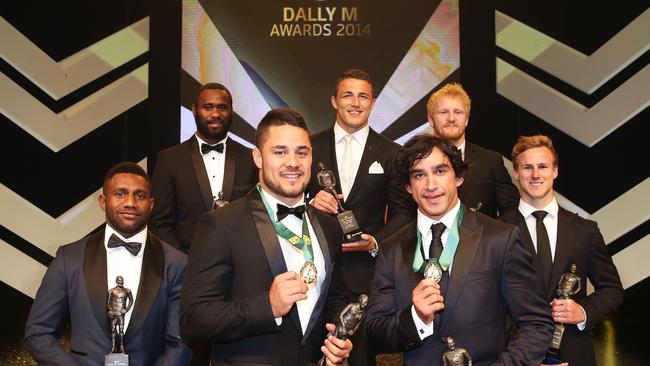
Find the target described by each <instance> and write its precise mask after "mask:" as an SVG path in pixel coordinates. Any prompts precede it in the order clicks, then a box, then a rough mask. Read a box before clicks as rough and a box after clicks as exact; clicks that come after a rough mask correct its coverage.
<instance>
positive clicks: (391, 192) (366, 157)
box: [309, 69, 415, 366]
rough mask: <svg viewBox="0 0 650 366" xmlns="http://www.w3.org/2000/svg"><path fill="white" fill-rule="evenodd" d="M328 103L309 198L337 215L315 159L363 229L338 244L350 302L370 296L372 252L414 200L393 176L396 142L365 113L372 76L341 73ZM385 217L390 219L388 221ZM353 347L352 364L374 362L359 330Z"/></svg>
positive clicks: (405, 217) (407, 215)
mask: <svg viewBox="0 0 650 366" xmlns="http://www.w3.org/2000/svg"><path fill="white" fill-rule="evenodd" d="M331 102H332V106H333V107H334V109H335V110H336V122H335V123H334V126H333V127H331V128H328V129H326V130H324V131H322V132H320V133H317V134H315V135H313V136H312V137H311V141H312V144H313V147H314V164H313V165H312V177H314V179H312V180H311V182H310V184H309V196H310V197H311V198H313V201H312V204H313V206H314V207H316V208H318V209H321V210H323V211H326V212H329V213H331V214H336V213H337V202H336V199H335V198H334V196H332V195H331V194H330V193H328V192H326V191H324V190H322V189H321V187H319V185H318V182H317V180H316V179H315V177H316V174H317V173H318V163H323V164H324V165H325V167H326V169H329V170H331V171H332V172H333V173H334V175H335V177H336V191H337V192H339V198H340V199H341V200H342V201H343V207H344V208H345V209H347V210H350V211H352V212H353V213H354V216H355V217H356V219H357V222H358V224H359V227H360V228H361V230H363V231H364V234H362V235H361V240H359V241H356V242H353V243H345V244H343V245H342V248H343V252H344V253H343V257H342V261H341V270H342V273H343V276H342V280H343V281H345V287H346V288H348V289H350V293H348V294H346V295H343V296H344V299H345V302H353V301H356V300H357V299H358V298H359V295H360V294H368V293H369V291H370V280H371V279H372V273H373V270H374V267H375V256H376V255H377V251H378V248H379V246H380V245H381V242H382V241H383V240H384V239H385V238H387V237H388V236H389V235H390V234H392V233H393V232H395V231H397V230H398V229H399V228H401V227H402V226H404V225H405V224H406V223H408V222H409V221H410V220H411V219H412V218H413V217H414V216H415V204H414V203H413V201H412V200H411V199H410V197H409V195H408V193H407V192H406V191H405V190H404V188H403V187H402V186H400V185H399V184H398V183H397V182H396V180H395V179H392V176H393V158H394V157H395V154H396V153H397V150H398V148H399V145H398V144H396V143H394V142H393V141H391V140H389V139H387V138H385V137H384V136H382V135H380V134H378V133H377V132H375V131H373V130H372V129H371V128H370V126H369V125H368V117H369V116H370V111H371V110H372V107H373V105H374V103H375V95H374V90H373V86H372V80H371V79H370V76H369V75H368V74H367V73H366V72H364V71H363V70H359V69H351V70H347V71H345V72H344V73H343V74H341V76H339V78H338V80H337V83H336V88H335V90H334V95H333V96H332V98H331ZM386 218H388V220H387V221H386ZM352 340H353V342H354V345H355V349H354V351H353V352H352V355H351V356H350V363H351V364H352V365H355V366H356V365H359V366H362V365H374V364H375V353H374V352H373V351H372V350H371V348H370V347H369V346H370V345H368V344H367V343H366V342H365V340H364V338H363V336H362V335H361V332H359V333H358V334H357V335H355V336H354V337H353V338H352Z"/></svg>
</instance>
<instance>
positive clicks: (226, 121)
mask: <svg viewBox="0 0 650 366" xmlns="http://www.w3.org/2000/svg"><path fill="white" fill-rule="evenodd" d="M192 113H193V114H194V120H195V121H196V134H195V135H194V136H192V137H190V138H189V139H188V140H187V141H185V142H183V143H182V144H179V145H176V146H173V147H170V148H168V149H166V150H163V151H161V152H160V153H159V154H158V159H157V161H156V167H155V169H154V171H153V176H152V188H153V196H154V198H155V199H156V206H155V207H154V210H153V213H152V214H151V224H150V226H151V230H152V231H153V232H154V233H155V234H156V235H158V236H159V237H160V238H162V239H163V240H164V241H166V242H168V243H169V244H171V245H173V246H175V247H177V248H179V249H180V250H182V251H183V252H185V253H189V251H190V245H191V244H192V239H193V237H194V232H195V226H196V224H197V223H198V222H199V218H200V217H201V215H202V214H203V213H204V212H207V211H210V210H211V209H212V205H213V202H214V201H215V200H216V199H217V198H218V197H219V192H223V199H225V200H227V201H233V200H235V199H237V198H240V197H243V196H244V195H245V194H246V193H247V192H248V191H249V190H250V189H251V188H252V187H253V185H254V184H255V183H256V182H257V169H256V168H255V164H253V158H252V156H251V151H250V149H248V148H246V147H244V146H243V145H241V144H239V143H238V142H237V141H234V140H233V139H231V138H228V137H227V135H228V131H229V130H230V126H231V124H232V97H231V95H230V92H229V91H228V89H226V87H224V86H223V85H221V84H217V83H208V84H205V85H203V86H202V87H201V88H200V89H199V90H198V92H197V95H196V102H195V103H194V104H192Z"/></svg>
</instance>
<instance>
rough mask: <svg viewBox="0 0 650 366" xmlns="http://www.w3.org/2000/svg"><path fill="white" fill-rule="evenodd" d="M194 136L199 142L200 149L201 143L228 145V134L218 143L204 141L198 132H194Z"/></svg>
mask: <svg viewBox="0 0 650 366" xmlns="http://www.w3.org/2000/svg"><path fill="white" fill-rule="evenodd" d="M194 137H196V141H198V142H199V150H201V144H208V145H218V144H221V143H223V147H226V141H227V140H228V135H226V137H224V138H223V140H221V141H219V142H217V143H216V144H209V143H207V142H205V141H203V139H202V138H200V137H199V134H198V133H196V132H195V133H194Z"/></svg>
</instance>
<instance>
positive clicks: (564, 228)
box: [547, 208, 575, 297]
mask: <svg viewBox="0 0 650 366" xmlns="http://www.w3.org/2000/svg"><path fill="white" fill-rule="evenodd" d="M572 222H573V218H572V217H571V214H570V213H569V212H567V211H565V210H563V209H562V208H560V210H559V211H558V217H557V241H556V242H555V255H554V257H553V267H552V271H551V281H550V283H549V284H548V287H547V294H548V295H549V297H551V296H553V294H554V293H555V289H556V288H557V283H558V281H559V280H560V277H561V276H562V273H563V272H564V271H565V269H566V268H568V264H569V263H568V261H569V257H570V255H571V244H572V242H573V240H572V239H573V234H572V233H573V232H575V231H574V230H572Z"/></svg>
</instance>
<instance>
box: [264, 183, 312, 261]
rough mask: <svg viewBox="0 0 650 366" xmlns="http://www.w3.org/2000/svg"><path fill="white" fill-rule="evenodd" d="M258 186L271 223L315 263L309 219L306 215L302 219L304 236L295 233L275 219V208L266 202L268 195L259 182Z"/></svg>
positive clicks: (307, 259)
mask: <svg viewBox="0 0 650 366" xmlns="http://www.w3.org/2000/svg"><path fill="white" fill-rule="evenodd" d="M256 187H257V190H258V191H259V192H260V196H262V202H264V207H266V212H267V213H268V214H269V217H270V218H271V224H273V228H274V229H275V232H276V233H277V234H278V235H280V236H281V237H283V238H285V239H287V241H288V242H289V244H291V245H293V247H294V248H296V249H298V250H300V251H301V252H302V255H303V256H304V257H305V261H307V262H312V263H314V249H313V248H312V246H311V238H310V237H309V227H308V226H307V219H306V218H304V217H303V219H302V236H298V235H296V234H294V233H293V231H291V230H289V228H288V227H286V226H285V225H284V224H283V223H281V222H280V221H276V220H275V215H273V210H272V209H271V207H270V206H269V203H268V202H266V197H264V191H262V187H260V184H259V183H257V185H256ZM306 215H307V212H305V216H306Z"/></svg>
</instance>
